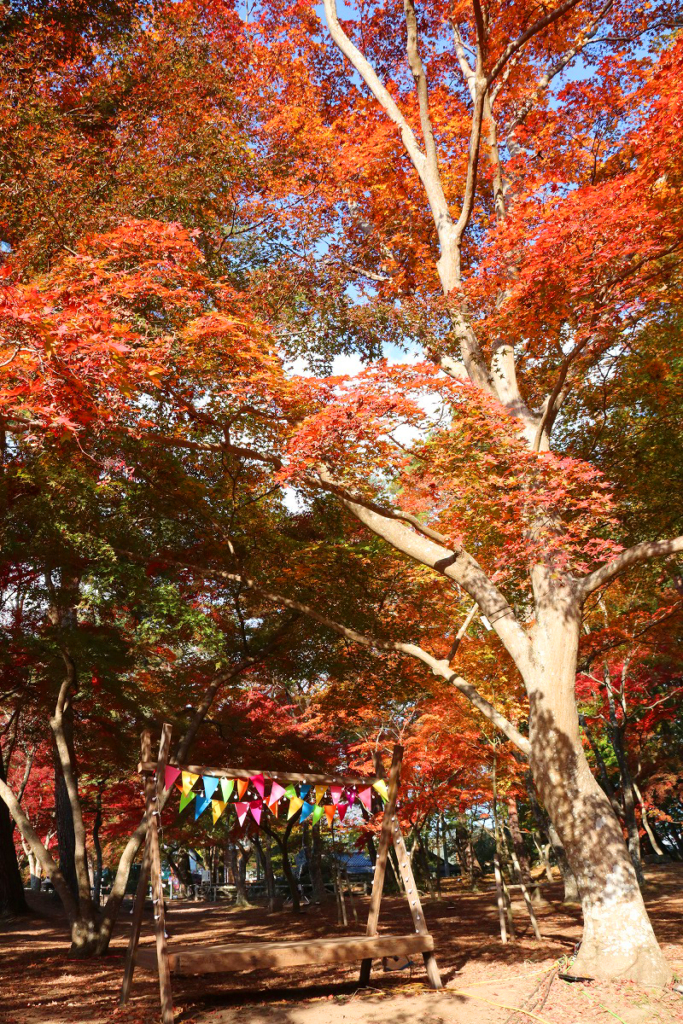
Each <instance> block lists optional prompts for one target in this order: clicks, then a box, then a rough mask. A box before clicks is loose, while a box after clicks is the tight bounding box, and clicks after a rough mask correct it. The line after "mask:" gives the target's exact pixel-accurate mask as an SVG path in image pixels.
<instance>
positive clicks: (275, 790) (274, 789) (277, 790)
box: [268, 782, 285, 805]
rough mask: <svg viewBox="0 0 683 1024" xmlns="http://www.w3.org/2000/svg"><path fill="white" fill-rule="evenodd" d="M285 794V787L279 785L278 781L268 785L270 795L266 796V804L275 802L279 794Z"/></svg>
mask: <svg viewBox="0 0 683 1024" xmlns="http://www.w3.org/2000/svg"><path fill="white" fill-rule="evenodd" d="M284 795H285V787H284V786H281V785H280V783H279V782H274V783H273V785H272V786H271V787H270V796H269V797H268V804H269V805H270V804H276V803H277V802H278V800H279V799H280V797H281V796H284Z"/></svg>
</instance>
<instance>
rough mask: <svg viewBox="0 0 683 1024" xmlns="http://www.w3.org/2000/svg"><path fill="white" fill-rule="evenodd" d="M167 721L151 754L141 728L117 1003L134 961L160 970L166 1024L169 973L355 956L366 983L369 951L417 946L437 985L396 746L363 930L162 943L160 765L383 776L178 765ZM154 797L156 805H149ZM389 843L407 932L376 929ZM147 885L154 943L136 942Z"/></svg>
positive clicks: (320, 780) (206, 770) (327, 780)
mask: <svg viewBox="0 0 683 1024" xmlns="http://www.w3.org/2000/svg"><path fill="white" fill-rule="evenodd" d="M170 746H171V726H170V725H168V724H165V725H164V726H163V729H162V733H161V741H160V743H159V753H158V756H157V759H156V761H153V760H152V738H151V733H150V732H149V730H148V729H146V730H145V731H144V732H143V733H142V736H141V760H140V764H139V765H138V771H139V772H140V774H141V775H142V777H143V779H144V787H145V788H144V792H145V816H146V821H147V837H146V840H145V848H144V854H143V858H142V866H141V870H140V878H139V880H138V887H137V892H136V894H135V906H134V909H133V922H132V927H131V935H130V940H129V942H128V949H127V951H126V960H125V966H124V972H123V982H122V985H121V998H120V1005H121V1006H124V1005H125V1004H126V1003H127V1002H128V999H129V997H130V987H131V982H132V980H133V971H134V970H135V967H136V966H138V967H141V968H143V969H145V970H151V971H158V972H159V991H160V996H161V1017H162V1021H163V1024H173V993H172V988H171V974H181V975H182V974H215V973H223V972H228V971H230V972H232V971H236V970H237V971H243V970H258V969H262V968H266V967H267V968H271V969H274V970H278V969H282V968H287V967H295V966H301V965H303V964H323V963H348V962H353V961H357V960H360V961H361V968H360V984H361V985H363V986H366V985H367V984H368V983H369V980H370V971H371V968H372V961H373V959H377V958H380V957H395V956H399V955H409V954H411V953H422V956H423V958H424V963H425V967H426V969H427V977H428V979H429V983H430V985H431V986H432V988H435V989H440V988H441V987H442V985H441V976H440V974H439V969H438V967H437V963H436V958H435V956H434V939H433V938H432V936H431V935H430V934H429V931H428V930H427V925H426V923H425V919H424V913H423V911H422V904H421V902H420V896H419V893H418V891H417V886H416V884H415V878H414V876H413V871H412V867H411V864H410V857H409V855H408V851H407V850H406V845H405V841H404V839H403V834H402V832H401V827H400V825H399V822H398V817H397V815H396V800H397V797H398V790H399V786H400V777H401V762H402V758H403V747H401V746H399V745H397V746H395V747H394V752H393V757H392V761H391V769H390V772H389V783H388V799H387V801H386V803H385V805H384V814H383V817H382V831H381V834H380V841H379V846H378V849H377V859H376V863H375V872H374V876H373V880H372V892H371V895H370V912H369V914H368V923H367V927H366V930H365V935H359V936H346V935H345V936H335V937H333V938H329V939H306V940H303V941H300V940H295V941H282V942H256V943H239V944H235V945H218V946H198V945H197V946H186V947H184V948H183V947H179V948H177V949H174V948H173V947H171V948H169V945H168V942H167V939H166V930H165V920H164V893H163V885H162V878H161V854H160V850H159V824H158V818H159V815H160V811H159V806H160V804H161V798H162V795H163V793H164V778H165V769H166V766H167V765H172V766H173V767H175V768H179V769H180V770H182V771H188V772H192V773H193V774H195V775H211V776H214V777H218V778H221V777H223V778H231V779H250V778H252V777H253V776H254V775H261V774H262V775H263V776H264V778H265V779H276V780H278V781H282V782H310V783H312V784H317V785H327V786H334V785H339V786H372V785H373V783H375V782H379V781H380V779H382V778H384V772H383V769H382V766H381V763H380V762H379V761H378V762H376V767H375V770H376V771H377V772H378V774H377V775H375V776H372V777H363V776H356V775H348V776H343V775H316V774H315V773H310V774H309V773H306V774H292V773H291V772H290V773H287V772H262V771H257V770H253V771H250V770H247V769H244V768H229V769H225V768H211V767H207V766H205V765H204V766H202V765H177V764H175V763H174V762H172V761H170V758H169V751H170ZM155 805H156V806H155ZM392 843H393V846H394V849H395V851H396V857H397V860H398V864H399V870H400V873H401V880H402V882H403V887H404V889H405V894H406V898H407V900H408V906H409V908H410V913H411V915H412V919H413V925H414V927H415V932H414V934H410V935H379V934H378V924H379V912H380V905H381V901H382V894H383V891H384V879H385V875H386V867H387V858H388V856H389V847H390V845H391V844H392ZM150 881H151V885H152V906H153V909H154V932H155V937H156V949H149V950H147V949H141V950H138V943H139V941H140V930H141V926H142V916H143V911H144V906H145V897H146V895H147V885H148V883H149V882H150Z"/></svg>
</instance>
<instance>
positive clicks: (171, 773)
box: [164, 764, 180, 789]
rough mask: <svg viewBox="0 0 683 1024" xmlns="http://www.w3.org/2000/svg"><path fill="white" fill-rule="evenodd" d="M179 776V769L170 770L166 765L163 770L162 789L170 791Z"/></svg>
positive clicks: (168, 765)
mask: <svg viewBox="0 0 683 1024" xmlns="http://www.w3.org/2000/svg"><path fill="white" fill-rule="evenodd" d="M179 776H180V768H172V767H171V765H170V764H167V765H166V767H165V768H164V789H170V788H171V786H172V785H173V783H174V782H175V780H176V779H177V778H178V777H179Z"/></svg>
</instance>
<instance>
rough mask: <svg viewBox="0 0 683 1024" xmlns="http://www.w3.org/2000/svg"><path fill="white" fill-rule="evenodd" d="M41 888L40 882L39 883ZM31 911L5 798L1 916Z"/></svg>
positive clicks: (0, 817)
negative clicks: (25, 893)
mask: <svg viewBox="0 0 683 1024" xmlns="http://www.w3.org/2000/svg"><path fill="white" fill-rule="evenodd" d="M0 778H1V779H2V781H3V782H6V781H7V780H6V778H5V765H4V761H3V756H2V751H0ZM38 887H39V888H40V882H39V883H38ZM28 912H29V908H28V904H27V903H26V896H25V895H24V884H23V882H22V880H21V874H20V872H19V862H18V860H17V851H16V847H15V845H14V825H13V822H12V819H11V818H10V813H9V809H8V807H7V804H6V803H5V802H4V800H0V918H3V917H16V916H18V915H20V914H27V913H28Z"/></svg>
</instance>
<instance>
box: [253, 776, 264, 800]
mask: <svg viewBox="0 0 683 1024" xmlns="http://www.w3.org/2000/svg"><path fill="white" fill-rule="evenodd" d="M251 784H252V786H253V787H254V789H255V790H256V792H257V793H258V795H259V796H260V797H261V799H262V800H263V795H264V793H265V791H266V785H265V779H264V778H263V775H252V777H251Z"/></svg>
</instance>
